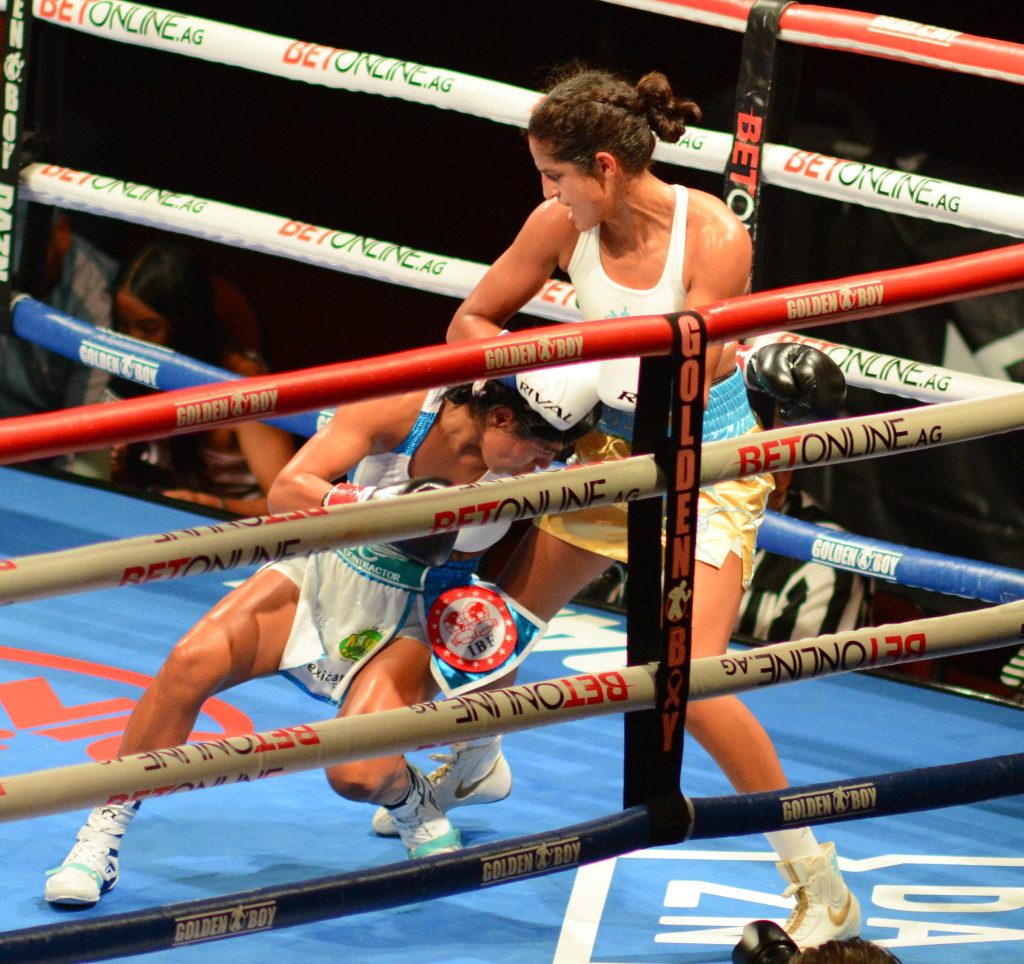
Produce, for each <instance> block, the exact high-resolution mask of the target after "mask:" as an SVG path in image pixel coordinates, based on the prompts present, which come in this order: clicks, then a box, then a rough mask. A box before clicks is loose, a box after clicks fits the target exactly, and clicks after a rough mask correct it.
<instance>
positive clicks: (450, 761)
mask: <svg viewBox="0 0 1024 964" xmlns="http://www.w3.org/2000/svg"><path fill="white" fill-rule="evenodd" d="M451 749H452V752H451V753H435V754H432V755H431V757H430V758H431V759H432V760H436V761H438V762H439V763H440V764H441V765H440V766H439V767H438V768H437V769H436V770H434V771H432V772H431V773H430V775H429V776H428V777H427V780H428V781H429V782H430V786H431V788H432V789H433V791H434V799H435V800H436V801H437V805H438V806H439V807H440V808H441V809H442V810H444V811H445V812H446V813H447V812H449V811H451V810H453V809H454V808H455V807H466V806H469V805H470V804H479V803H497V802H498V801H499V800H504V799H505V798H506V797H507V796H508V795H509V794H510V793H511V792H512V770H511V769H510V768H509V765H508V761H507V760H506V759H505V757H504V755H503V754H502V752H501V737H500V736H498V737H495V738H494V739H493V740H488V741H487V742H486V743H478V742H474V743H453V744H452V747H451ZM373 829H374V830H375V831H376V832H377V833H378V834H380V836H382V837H394V836H396V835H397V833H398V831H397V830H396V829H395V825H394V822H393V821H392V819H391V813H390V811H389V810H388V808H387V807H378V808H377V811H376V813H374V815H373Z"/></svg>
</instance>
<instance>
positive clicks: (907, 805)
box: [0, 753, 1024, 964]
mask: <svg viewBox="0 0 1024 964" xmlns="http://www.w3.org/2000/svg"><path fill="white" fill-rule="evenodd" d="M1021 793H1024V753H1016V754H1010V755H1007V756H998V757H990V758H987V759H982V760H973V761H970V762H967V763H954V764H948V765H943V766H935V767H927V768H924V769H919V770H905V771H901V772H897V773H883V774H877V775H874V776H868V777H860V778H853V779H845V780H839V781H832V782H829V783H816V784H810V785H808V786H803V787H787V788H786V789H784V790H774V791H770V792H767V793H750V794H741V795H739V796H732V797H698V798H691V799H690V800H689V805H690V807H691V808H692V811H693V825H692V829H691V831H690V832H689V834H686V832H685V830H682V831H681V832H680V834H678V836H677V839H673V840H665V839H664V837H663V838H662V842H666V843H683V842H684V840H702V839H708V838H712V837H731V836H736V835H740V834H750V833H761V832H767V831H773V830H780V829H785V828H786V827H790V826H794V825H795V826H806V825H807V824H822V823H836V822H839V821H845V820H859V819H863V818H865V817H883V816H893V815H896V814H902V813H915V812H918V811H921V810H934V809H939V808H941V807H952V806H958V805H961V804H970V803H980V802H982V801H985V800H993V799H997V798H1000V797H1007V796H1015V795H1017V794H1021ZM678 799H679V801H680V802H682V801H683V800H684V798H683V797H679V798H678ZM670 804H671V802H670ZM656 823H657V817H656V816H655V815H654V814H652V810H651V809H649V808H648V806H646V805H645V806H638V807H632V808H630V809H628V810H623V811H620V812H619V813H614V814H610V815H609V816H606V817H601V818H599V819H597V820H591V821H588V822H586V823H580V824H575V825H573V826H570V827H565V828H563V829H561V830H553V831H546V832H544V833H540V834H533V835H530V836H526V837H517V838H514V839H512V840H504V841H498V842H495V843H490V844H481V845H478V846H475V847H469V848H467V849H466V850H461V851H458V852H456V853H451V854H439V855H437V856H435V857H427V858H424V859H422V860H414V861H403V862H402V863H397V864H387V865H385V866H383V867H377V868H373V869H370V870H359V871H353V872H350V873H345V874H336V875H332V876H329V877H319V878H314V879H312V880H307V881H303V882H301V883H298V884H288V885H285V886H274V887H264V888H261V889H259V890H251V891H246V892H244V893H237V894H229V895H227V896H225V897H214V898H204V899H202V900H193V901H185V902H182V903H177V904H168V905H166V906H163V907H156V908H153V909H151V910H144V911H134V912H131V913H128V914H115V915H111V916H109V917H100V918H95V919H92V920H88V921H82V922H72V923H66V924H55V925H49V926H45V925H44V926H40V927H29V928H24V929H22V930H15V931H8V932H6V933H4V934H0V958H2V959H3V960H17V961H47V962H51V964H53V962H72V961H98V960H105V959H109V958H112V957H122V956H124V955H127V954H141V953H149V952H153V951H160V950H167V949H170V948H173V947H179V946H183V944H182V941H181V940H180V939H179V940H178V942H177V943H176V941H175V938H176V936H178V937H179V938H180V937H182V936H187V933H186V932H183V930H182V928H183V927H186V926H187V924H185V923H183V919H185V918H187V919H189V920H191V921H193V922H196V921H198V923H193V924H192V927H193V929H196V930H198V932H199V933H198V936H199V938H200V939H205V940H215V939H223V938H228V937H241V936H244V935H245V934H248V933H260V932H262V931H265V930H278V929H282V928H285V927H294V926H297V925H300V924H310V923H314V922H316V921H322V920H330V919H334V918H338V917H346V916H349V915H351V914H360V913H367V912H370V911H379V910H387V909H389V908H393V907H399V906H403V905H406V904H412V903H418V902H421V901H426V900H434V899H436V898H439V897H448V896H451V895H453V894H459V893H466V892H468V891H472V890H481V889H484V888H486V887H490V886H494V885H496V884H500V883H511V882H513V881H515V880H523V879H525V878H527V877H538V876H546V875H548V874H552V873H559V872H561V871H563V870H570V869H574V868H575V867H577V866H578V865H581V864H588V863H594V862H596V861H599V860H606V859H608V858H610V857H615V856H619V855H621V854H625V853H630V852H632V851H634V850H639V849H643V848H645V847H648V846H650V842H651V838H652V835H653V834H654V833H655V832H656V829H657V828H656V827H655V824H656ZM684 825H685V821H682V820H680V821H678V826H680V827H681V828H682V827H684ZM577 845H578V850H576V849H574V848H576V847H577ZM560 848H561V849H560ZM566 848H569V849H566ZM567 855H568V856H569V857H570V858H571V859H568V860H560V859H559V858H560V857H565V856H567ZM542 864H543V866H542ZM254 907H255V908H261V907H262V908H271V907H272V908H273V913H272V915H271V914H270V913H269V911H267V912H266V913H267V916H268V917H269V923H267V925H266V926H264V927H261V928H259V929H258V930H257V929H252V930H246V929H238V930H235V931H232V930H231V928H230V921H231V919H232V914H233V913H236V912H238V911H239V909H240V908H241V909H242V911H243V912H242V913H241V918H242V919H243V920H244V919H245V918H246V912H245V909H246V908H249V909H252V908H254ZM249 912H252V911H251V910H250V911H249ZM204 920H206V921H209V922H210V923H209V925H203V923H202V921H204ZM204 926H206V927H207V928H208V930H209V932H210V933H209V935H208V936H206V937H205V938H203V937H202V929H203V927H204ZM221 927H224V931H223V932H220V931H221ZM198 942H199V941H198V940H195V941H192V943H198Z"/></svg>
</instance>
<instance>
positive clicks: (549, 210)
mask: <svg viewBox="0 0 1024 964" xmlns="http://www.w3.org/2000/svg"><path fill="white" fill-rule="evenodd" d="M576 236H577V232H576V229H575V228H573V226H572V224H571V223H570V222H569V221H568V220H567V219H566V216H565V209H564V208H563V207H562V206H561V205H559V204H557V202H554V201H545V202H544V203H543V204H541V205H540V206H539V207H537V208H536V209H535V210H534V211H533V213H532V214H531V215H530V216H529V217H528V218H527V219H526V223H525V224H524V225H523V227H522V229H521V230H520V232H519V234H518V235H517V236H516V238H515V240H514V241H513V242H512V244H511V245H509V247H508V248H507V249H506V250H505V252H504V253H503V254H502V255H501V256H500V257H499V258H498V260H497V261H495V262H494V264H492V265H491V267H490V268H489V269H488V270H487V273H486V274H485V275H484V276H483V278H481V279H480V282H479V283H478V284H477V286H476V287H475V288H474V289H473V290H472V291H471V292H470V293H469V296H468V297H467V298H466V300H465V301H463V302H462V304H461V305H459V307H458V309H457V310H456V312H455V315H454V316H453V317H452V321H451V324H450V325H449V326H448V336H447V337H448V341H450V342H453V341H464V340H467V339H471V338H491V337H493V336H494V335H496V334H498V332H499V331H500V330H501V329H502V327H503V326H504V324H505V322H506V321H508V319H509V318H511V317H512V316H513V315H514V314H515V313H516V312H517V311H519V309H520V308H522V307H523V305H525V304H526V303H527V302H528V301H529V300H530V299H531V298H532V297H533V296H534V295H536V294H537V292H538V291H540V289H541V288H542V287H543V285H544V282H546V281H547V280H548V279H549V278H550V277H551V274H552V272H553V271H554V270H555V268H556V267H557V266H558V265H559V263H560V262H561V261H562V259H563V257H564V258H565V259H566V260H567V257H568V256H567V255H565V251H566V250H568V251H569V252H570V253H571V251H572V245H574V244H575V243H576V242H575V238H576Z"/></svg>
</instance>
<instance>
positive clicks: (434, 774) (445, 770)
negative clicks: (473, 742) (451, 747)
mask: <svg viewBox="0 0 1024 964" xmlns="http://www.w3.org/2000/svg"><path fill="white" fill-rule="evenodd" d="M430 759H431V760H433V761H434V762H435V763H438V764H440V766H438V767H437V769H436V770H433V771H431V773H430V776H429V777H428V778H427V779H428V780H430V782H431V783H432V784H435V785H436V784H438V783H440V782H441V781H442V780H447V779H448V775H449V774H450V773H451V772H452V768H453V767H454V766H455V764H456V763H458V762H459V755H458V753H431V754H430Z"/></svg>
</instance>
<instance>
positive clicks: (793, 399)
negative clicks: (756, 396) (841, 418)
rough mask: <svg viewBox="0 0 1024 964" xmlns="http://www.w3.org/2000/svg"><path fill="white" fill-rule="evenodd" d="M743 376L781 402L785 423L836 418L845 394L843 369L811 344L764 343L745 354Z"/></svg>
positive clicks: (750, 384)
mask: <svg viewBox="0 0 1024 964" xmlns="http://www.w3.org/2000/svg"><path fill="white" fill-rule="evenodd" d="M744 380H745V381H746V383H747V386H748V387H750V388H753V389H756V390H757V391H759V392H764V393H765V394H767V395H771V396H772V398H774V399H776V400H777V401H778V402H779V403H780V405H781V408H780V413H779V414H780V415H781V417H782V421H783V422H785V423H786V424H787V425H792V424H794V423H799V422H815V421H819V420H821V419H827V418H835V417H836V415H838V414H839V409H840V408H841V407H842V405H843V400H844V399H845V398H846V378H845V377H844V376H843V373H842V370H841V369H840V368H839V366H838V365H837V364H836V363H835V362H834V361H832V359H831V358H829V357H828V355H826V354H825V353H824V352H823V351H819V350H818V349H817V348H812V347H811V346H810V345H794V344H784V343H782V342H776V343H775V344H773V345H763V346H762V347H761V348H758V349H757V350H756V351H753V352H751V353H750V356H749V357H748V358H747V367H746V371H745V372H744Z"/></svg>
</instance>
